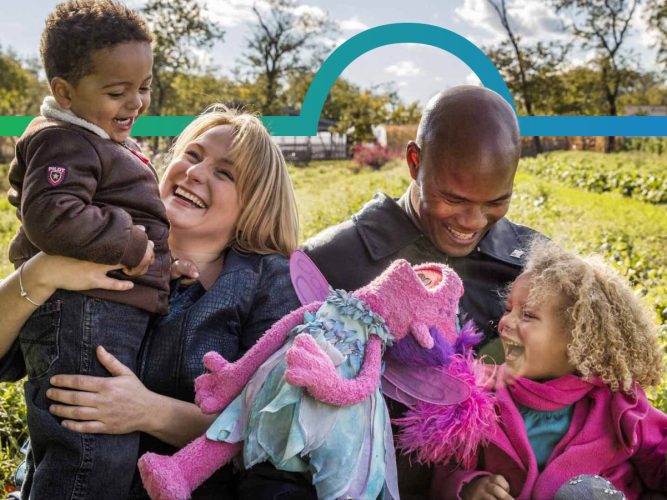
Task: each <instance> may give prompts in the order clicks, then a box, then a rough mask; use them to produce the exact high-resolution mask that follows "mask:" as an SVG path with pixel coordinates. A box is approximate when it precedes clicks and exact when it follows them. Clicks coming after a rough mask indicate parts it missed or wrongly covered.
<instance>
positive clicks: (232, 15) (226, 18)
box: [206, 0, 328, 28]
mask: <svg viewBox="0 0 667 500" xmlns="http://www.w3.org/2000/svg"><path fill="white" fill-rule="evenodd" d="M253 5H255V6H256V7H257V10H259V11H260V12H261V13H268V11H269V8H270V7H269V4H268V3H267V2H265V1H262V0H259V1H257V0H225V1H224V2H220V1H219V0H207V2H206V10H207V11H208V12H209V14H210V15H211V18H212V19H213V20H214V21H216V22H217V23H219V24H220V25H221V26H222V27H223V28H234V27H236V26H240V25H243V24H247V23H253V22H255V21H256V20H257V17H256V16H255V13H254V12H253V11H252V7H253ZM292 12H293V13H294V14H295V15H296V16H297V18H301V19H306V18H308V17H310V18H311V19H324V18H326V17H327V15H328V14H327V13H326V11H324V10H323V9H322V8H320V7H317V6H316V5H307V4H301V5H297V6H296V7H295V8H294V9H292Z"/></svg>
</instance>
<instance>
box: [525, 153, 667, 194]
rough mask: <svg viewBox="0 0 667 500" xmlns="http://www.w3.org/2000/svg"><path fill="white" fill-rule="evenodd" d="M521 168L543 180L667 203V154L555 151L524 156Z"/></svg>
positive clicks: (596, 191)
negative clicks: (606, 153)
mask: <svg viewBox="0 0 667 500" xmlns="http://www.w3.org/2000/svg"><path fill="white" fill-rule="evenodd" d="M521 168H522V169H523V170H524V171H525V172H528V173H531V174H534V175H536V176H538V177H540V178H542V179H544V180H553V181H558V182H562V183H564V184H566V185H568V186H572V187H577V188H580V189H585V190H587V191H592V192H595V193H601V192H608V191H611V192H616V193H620V194H622V195H623V196H627V197H630V198H636V199H638V200H642V201H646V202H648V203H667V156H658V155H652V154H641V153H617V154H614V155H605V154H603V153H593V152H575V151H566V152H553V153H547V154H544V155H540V156H538V157H535V158H525V159H524V160H522V162H521Z"/></svg>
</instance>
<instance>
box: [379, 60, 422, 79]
mask: <svg viewBox="0 0 667 500" xmlns="http://www.w3.org/2000/svg"><path fill="white" fill-rule="evenodd" d="M385 71H386V72H387V73H391V74H392V75H396V76H416V75H418V74H419V73H421V70H420V69H419V68H418V67H417V65H416V64H415V63H413V62H412V61H399V62H397V63H396V64H392V65H391V66H387V67H386V68H385Z"/></svg>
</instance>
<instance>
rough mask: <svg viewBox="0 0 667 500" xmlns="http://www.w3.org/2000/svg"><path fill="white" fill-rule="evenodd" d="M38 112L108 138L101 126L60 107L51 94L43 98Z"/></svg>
mask: <svg viewBox="0 0 667 500" xmlns="http://www.w3.org/2000/svg"><path fill="white" fill-rule="evenodd" d="M39 113H40V114H41V115H42V116H43V117H45V118H50V119H52V120H59V121H61V122H65V123H71V124H72V125H78V126H79V127H81V128H85V129H86V130H88V131H90V132H92V133H93V134H95V135H99V136H100V137H101V138H102V139H110V137H109V134H107V133H106V132H105V131H104V130H103V129H102V128H100V127H98V126H97V125H95V124H94V123H90V122H89V121H86V120H84V119H83V118H81V117H78V116H76V115H75V114H74V113H72V112H71V111H70V110H69V109H63V108H61V107H60V105H59V104H58V102H57V101H56V100H55V99H54V98H53V97H52V96H47V97H45V98H44V101H42V105H41V107H40V108H39Z"/></svg>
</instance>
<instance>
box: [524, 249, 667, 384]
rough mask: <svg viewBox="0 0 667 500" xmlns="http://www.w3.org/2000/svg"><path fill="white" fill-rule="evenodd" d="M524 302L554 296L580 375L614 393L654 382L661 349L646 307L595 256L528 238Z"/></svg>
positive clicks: (658, 379)
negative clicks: (595, 379) (635, 384)
mask: <svg viewBox="0 0 667 500" xmlns="http://www.w3.org/2000/svg"><path fill="white" fill-rule="evenodd" d="M524 272H525V274H527V275H528V277H529V282H530V292H529V295H528V302H529V303H533V304H536V303H543V302H544V301H545V300H550V299H551V300H553V299H554V298H555V300H557V302H558V303H559V305H560V308H559V311H560V312H561V313H562V319H563V326H564V327H565V329H566V331H567V332H568V333H569V334H570V335H571V340H570V342H569V343H568V347H567V353H568V358H569V361H570V363H571V364H572V365H573V366H574V367H575V368H576V370H577V371H578V373H579V374H580V375H581V376H583V377H592V376H600V377H601V379H602V380H603V382H604V383H605V384H607V385H608V386H609V387H610V388H611V389H612V390H613V391H618V390H619V389H622V390H623V391H625V392H628V393H631V392H632V384H633V381H637V382H638V383H639V384H640V385H641V386H643V387H650V386H655V385H657V384H659V383H660V382H661V380H662V376H663V371H664V367H663V351H662V349H661V348H660V345H659V342H658V328H657V324H656V322H655V321H654V320H653V317H652V315H651V313H650V312H649V310H648V309H647V308H646V307H645V306H644V304H643V303H642V301H641V299H640V298H639V297H638V296H637V295H636V294H635V293H634V292H633V291H632V289H631V288H630V286H629V284H628V282H627V280H625V279H624V278H623V277H622V276H621V275H620V274H619V273H618V272H617V271H616V270H614V269H613V268H611V267H610V266H609V265H606V264H605V263H604V262H603V261H602V259H601V258H600V257H597V256H595V257H594V256H590V257H583V256H580V255H576V254H574V253H572V252H568V251H566V250H564V249H562V248H561V247H560V246H558V245H557V244H555V243H552V242H548V241H535V242H533V245H532V248H531V251H530V255H529V256H528V260H527V263H526V268H525V271H524Z"/></svg>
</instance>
